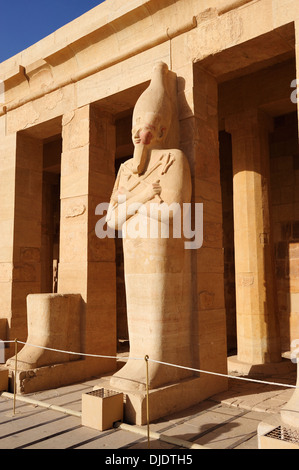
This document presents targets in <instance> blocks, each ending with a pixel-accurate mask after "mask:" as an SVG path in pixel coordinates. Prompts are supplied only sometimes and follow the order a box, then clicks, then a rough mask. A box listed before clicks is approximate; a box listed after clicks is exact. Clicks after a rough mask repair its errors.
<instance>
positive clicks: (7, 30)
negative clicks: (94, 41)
mask: <svg viewBox="0 0 299 470" xmlns="http://www.w3.org/2000/svg"><path fill="white" fill-rule="evenodd" d="M103 1H104V0H0V62H3V61H4V60H6V59H8V58H9V57H11V56H13V55H15V54H17V53H18V52H20V51H22V50H23V49H26V48H27V47H29V46H31V45H32V44H34V43H35V42H37V41H39V40H40V39H42V38H44V37H45V36H48V34H51V33H53V32H54V31H55V30H56V29H58V28H61V26H63V25H65V24H66V23H69V22H70V21H72V20H74V19H75V18H77V17H78V16H81V15H82V14H83V13H85V12H86V11H88V10H90V9H91V8H94V7H95V6H97V5H99V4H100V3H103Z"/></svg>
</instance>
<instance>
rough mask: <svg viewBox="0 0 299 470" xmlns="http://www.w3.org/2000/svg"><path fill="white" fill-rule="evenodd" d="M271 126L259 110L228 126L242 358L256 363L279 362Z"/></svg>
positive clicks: (244, 360)
mask: <svg viewBox="0 0 299 470" xmlns="http://www.w3.org/2000/svg"><path fill="white" fill-rule="evenodd" d="M269 126H270V122H269V118H268V117H267V116H264V115H262V114H260V113H259V112H256V111H254V110H252V111H248V112H247V113H244V114H243V115H237V116H232V117H229V118H228V119H227V121H226V128H227V130H228V131H230V132H231V134H232V143H233V173H234V225H235V269H236V301H237V328H238V359H239V360H240V361H243V362H245V363H251V364H264V363H267V362H279V361H280V341H279V329H278V308H277V299H276V287H275V274H274V259H273V255H274V253H273V244H272V235H271V234H272V232H271V214H270V203H269V149H268V143H267V142H268V134H269V130H270V127H269Z"/></svg>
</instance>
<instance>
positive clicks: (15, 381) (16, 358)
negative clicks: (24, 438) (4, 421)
mask: <svg viewBox="0 0 299 470" xmlns="http://www.w3.org/2000/svg"><path fill="white" fill-rule="evenodd" d="M17 370H18V340H17V339H15V374H14V387H13V393H14V396H13V414H15V412H16V394H17Z"/></svg>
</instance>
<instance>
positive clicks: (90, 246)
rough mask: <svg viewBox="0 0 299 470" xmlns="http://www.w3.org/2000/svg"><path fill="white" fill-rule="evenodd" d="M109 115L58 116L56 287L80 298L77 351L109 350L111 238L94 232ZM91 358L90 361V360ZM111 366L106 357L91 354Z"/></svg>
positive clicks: (109, 144)
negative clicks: (79, 346)
mask: <svg viewBox="0 0 299 470" xmlns="http://www.w3.org/2000/svg"><path fill="white" fill-rule="evenodd" d="M114 148H115V144H114V131H113V123H112V121H111V117H110V116H109V115H107V114H105V113H102V112H101V109H97V108H94V107H92V106H86V107H83V108H79V109H78V110H75V111H74V112H72V113H69V114H67V115H65V116H64V119H63V153H62V168H61V229H60V230H61V231H60V233H61V235H60V252H61V256H60V263H59V281H58V292H59V293H63V294H66V293H79V294H81V296H82V298H83V301H84V303H85V308H84V314H83V315H84V320H83V325H84V333H83V342H82V352H85V353H91V354H104V355H112V356H113V355H115V352H116V350H115V348H116V339H115V338H116V336H115V335H116V333H115V331H116V324H115V289H116V285H115V265H114V256H115V253H114V249H115V248H114V240H113V239H108V240H106V241H105V242H104V244H103V246H105V248H104V249H103V247H102V244H101V240H100V239H98V238H97V237H96V236H95V226H96V222H97V216H96V207H97V205H98V204H100V203H101V202H106V201H107V200H108V195H110V192H111V189H112V187H113V180H114V172H113V161H114V155H113V151H114ZM91 362H95V361H92V360H91ZM96 363H97V367H98V370H99V371H100V370H101V371H104V370H111V369H112V368H113V362H112V361H111V360H105V359H101V360H97V361H96V362H95V366H96Z"/></svg>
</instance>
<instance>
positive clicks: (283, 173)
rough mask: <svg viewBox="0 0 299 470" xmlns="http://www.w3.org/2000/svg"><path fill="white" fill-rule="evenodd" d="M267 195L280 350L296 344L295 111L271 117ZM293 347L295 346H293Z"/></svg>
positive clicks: (298, 219)
mask: <svg viewBox="0 0 299 470" xmlns="http://www.w3.org/2000/svg"><path fill="white" fill-rule="evenodd" d="M270 169H271V196H272V215H273V232H274V236H273V239H274V248H275V268H276V283H277V296H278V307H279V321H280V332H281V346H282V353H288V352H289V351H290V349H291V348H290V345H291V343H292V342H293V341H294V342H295V341H296V340H297V346H299V321H298V319H299V318H298V317H299V149H298V122H297V113H291V114H288V115H285V116H280V117H278V118H276V119H275V127H274V132H273V134H272V135H271V136H270ZM295 346H296V345H295Z"/></svg>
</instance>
